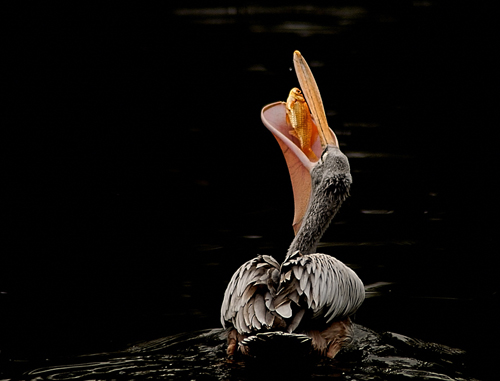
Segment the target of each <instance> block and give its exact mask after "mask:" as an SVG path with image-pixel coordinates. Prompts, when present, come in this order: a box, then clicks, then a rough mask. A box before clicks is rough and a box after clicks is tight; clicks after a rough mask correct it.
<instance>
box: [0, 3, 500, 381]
mask: <svg viewBox="0 0 500 381" xmlns="http://www.w3.org/2000/svg"><path fill="white" fill-rule="evenodd" d="M473 11H474V12H472V11H471V9H468V8H462V9H457V8H456V7H455V8H453V7H449V6H446V4H444V3H441V2H415V3H414V5H413V6H412V7H406V5H398V4H394V3H391V2H379V3H378V4H376V5H374V4H372V3H371V2H353V3H338V4H333V5H330V4H326V3H321V2H320V3H314V4H312V5H307V6H306V5H301V6H294V5H289V4H275V5H274V6H269V5H259V4H254V3H252V5H245V6H241V5H235V4H229V5H228V4H227V3H225V4H219V3H211V4H210V5H209V6H208V5H206V4H201V3H200V4H198V5H196V4H190V5H189V6H188V5H186V4H179V5H178V6H171V7H166V6H164V7H162V6H159V5H137V7H136V8H130V7H127V8H124V7H119V6H118V5H116V6H111V5H107V6H103V7H102V8H98V9H96V8H91V7H81V8H79V7H76V6H73V5H72V6H69V7H67V8H65V9H61V8H56V7H53V8H51V7H45V6H44V7H39V8H25V9H15V10H11V13H10V17H9V23H8V27H9V28H8V30H9V33H8V34H7V37H6V41H7V43H8V45H7V46H8V50H7V53H6V54H5V56H6V61H7V63H8V64H9V65H8V67H9V69H8V70H6V71H5V76H6V79H7V81H6V82H7V87H6V89H7V90H6V92H7V95H8V97H7V98H8V99H7V101H6V103H5V106H6V107H5V109H6V113H5V117H6V121H7V122H8V126H9V130H12V131H14V132H15V134H14V139H13V140H5V142H7V150H6V151H5V152H6V153H7V160H6V161H5V162H4V164H5V167H6V168H5V169H6V171H4V188H5V189H6V190H7V194H6V196H5V202H4V205H3V206H2V215H3V217H4V225H3V226H4V227H3V229H2V233H3V235H4V239H2V241H3V242H4V243H5V247H4V249H2V265H1V271H2V274H1V279H0V286H1V288H0V319H1V321H0V323H1V325H0V330H1V331H0V334H1V336H0V351H1V352H0V361H1V362H0V369H1V371H0V374H1V375H2V377H3V378H11V377H14V378H19V377H20V375H21V374H23V373H25V372H30V371H31V374H30V375H25V376H23V377H25V378H32V379H35V378H37V377H40V378H42V379H43V378H46V379H49V378H51V377H52V378H53V379H65V378H71V377H73V378H77V377H85V378H92V377H94V378H118V377H122V378H139V377H149V378H167V379H169V378H177V379H182V378H188V377H189V378H191V379H213V378H217V377H218V378H221V379H239V378H241V379H245V377H246V379H250V378H249V377H251V376H248V374H251V373H248V372H251V366H250V365H249V364H242V363H239V362H235V363H228V362H226V361H225V360H224V356H223V348H222V342H223V339H221V338H220V332H219V331H217V329H218V327H219V326H220V323H219V317H218V316H219V306H220V302H221V299H222V295H223V292H224V289H225V286H226V285H227V282H228V280H229V279H230V277H231V275H232V273H233V271H234V270H235V269H236V268H237V267H238V266H239V265H240V264H241V263H242V262H243V261H245V260H247V259H249V258H251V257H253V256H254V255H255V254H257V253H259V254H270V255H273V256H274V257H275V258H277V259H278V260H280V259H282V258H283V257H284V253H285V251H286V248H287V247H288V244H289V242H290V241H291V239H292V234H293V232H292V229H291V220H292V197H291V189H290V184H289V179H288V174H287V171H286V167H285V163H284V160H283V159H282V157H281V152H280V150H279V148H278V145H277V144H276V142H275V141H274V138H273V137H272V136H271V135H270V134H269V132H268V131H267V130H266V129H265V128H264V127H263V126H262V124H261V122H260V117H259V113H260V109H261V107H262V106H264V105H265V104H267V103H270V102H274V101H277V100H284V99H285V97H286V95H287V93H288V91H289V89H290V88H291V87H293V86H296V85H297V83H296V79H295V74H294V73H293V72H292V71H290V70H289V68H290V67H291V66H292V60H291V57H292V53H293V50H295V49H299V50H300V51H301V52H302V53H303V55H304V56H305V57H306V59H307V60H308V61H309V63H310V65H311V67H312V70H313V72H314V74H315V76H316V79H317V82H318V84H319V86H320V89H321V92H322V95H323V100H324V103H325V107H326V111H327V114H328V117H329V122H330V125H331V126H332V128H333V129H334V130H335V132H336V133H337V136H338V138H339V141H340V143H341V149H342V150H343V151H344V152H345V153H346V154H347V155H348V157H349V160H350V163H351V169H352V174H353V180H354V183H353V189H352V196H351V198H350V199H349V200H348V201H347V202H346V203H345V204H344V205H343V207H342V210H341V212H340V214H339V215H338V216H337V217H336V219H335V221H334V224H332V226H331V227H330V229H329V230H328V232H327V233H326V235H325V236H324V238H323V244H322V246H321V251H322V252H325V253H328V254H331V255H334V256H335V257H337V258H338V259H340V260H342V261H344V262H345V263H347V264H349V265H350V266H352V267H353V268H354V269H355V270H356V272H357V273H358V274H359V275H360V277H361V279H362V280H363V281H364V282H365V284H366V285H367V286H369V291H370V292H369V296H370V298H368V299H367V300H366V302H365V303H364V305H363V306H362V308H361V309H360V311H359V313H358V314H357V316H356V323H357V324H359V325H358V333H359V335H358V338H357V340H358V341H357V342H356V343H355V344H357V345H355V346H354V347H352V348H350V349H348V350H346V351H345V352H344V353H342V354H341V355H339V358H338V359H336V360H335V361H334V362H333V363H328V364H325V363H319V364H314V365H313V366H312V367H311V368H306V369H308V371H309V373H308V374H309V375H314V376H316V377H338V378H341V379H342V378H345V379H367V380H378V379H390V377H393V378H394V379H396V377H402V376H406V377H407V378H410V377H413V378H416V379H419V378H421V379H425V377H427V379H433V377H434V378H437V377H441V378H437V379H447V378H446V377H445V376H447V377H449V378H451V379H495V378H494V375H495V373H496V367H495V360H496V358H497V356H498V349H497V342H498V327H497V321H496V320H497V316H498V314H497V312H498V282H497V278H498V271H497V269H496V265H495V254H496V253H497V250H496V238H495V232H496V231H497V229H496V227H497V226H496V218H495V217H496V216H497V214H496V210H495V207H496V205H495V198H494V196H495V195H496V188H495V187H494V177H495V175H494V174H495V173H496V172H495V166H494V164H495V161H494V154H493V152H494V146H493V144H494V139H493V131H494V130H493V128H492V127H493V123H492V122H491V119H490V118H489V115H490V110H491V109H492V105H493V102H492V101H491V99H490V96H489V91H490V88H491V87H492V86H493V85H492V79H493V77H494V76H492V72H493V70H492V69H493V67H494V66H493V65H494V63H493V61H492V59H491V57H490V54H489V52H490V51H492V50H493V49H492V47H493V45H492V41H491V38H492V37H491V34H490V31H491V28H490V25H492V24H491V22H490V20H489V17H488V14H489V12H488V11H487V10H485V9H473ZM10 127H11V128H10ZM492 218H493V219H492ZM280 253H281V254H280ZM210 329H216V330H215V331H210ZM200 330H201V331H200ZM184 332H187V333H184ZM162 337H165V338H166V339H158V338H162ZM410 338H411V339H410ZM133 342H146V344H143V346H142V347H137V346H136V347H132V348H135V349H127V348H130V343H133ZM432 343H439V344H432ZM89 353H93V354H94V355H86V354H89ZM82 355H85V356H82ZM75 364H79V365H75ZM46 367H49V369H48V370H43V369H44V368H46ZM34 369H38V370H34ZM120 372H123V373H120ZM391 372H392V373H391ZM304 378H306V377H304Z"/></svg>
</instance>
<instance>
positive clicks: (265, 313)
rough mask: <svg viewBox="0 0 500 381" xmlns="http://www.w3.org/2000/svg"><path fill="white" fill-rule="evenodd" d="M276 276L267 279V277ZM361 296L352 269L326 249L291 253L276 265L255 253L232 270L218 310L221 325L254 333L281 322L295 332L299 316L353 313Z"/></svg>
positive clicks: (322, 318)
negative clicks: (311, 252) (319, 252)
mask: <svg viewBox="0 0 500 381" xmlns="http://www.w3.org/2000/svg"><path fill="white" fill-rule="evenodd" d="M273 275H279V276H276V278H277V279H280V282H279V283H276V282H273V280H272V277H273ZM364 298H365V291H364V286H363V283H362V282H361V280H360V279H359V278H358V276H357V275H356V273H355V272H354V271H353V270H351V269H350V268H349V267H347V266H346V265H345V264H343V263H342V262H341V261H339V260H337V259H335V258H333V257H331V256H329V255H326V254H307V255H301V254H300V253H299V252H296V253H294V254H292V255H291V256H290V257H289V258H288V259H287V260H285V262H284V263H283V264H282V265H281V266H280V265H279V264H278V262H276V261H275V260H274V259H273V258H272V257H269V256H261V255H259V256H257V257H256V258H254V259H252V260H250V261H248V262H246V263H245V264H243V265H242V266H241V267H240V268H239V269H238V270H237V271H236V272H235V273H234V275H233V277H232V279H231V281H230V282H229V285H228V287H227V290H226V293H225V295H224V301H223V303H222V309H221V322H222V324H223V326H224V327H225V328H228V327H231V326H232V327H234V328H236V330H237V331H238V332H245V333H249V332H257V331H259V330H261V329H262V328H263V327H265V328H267V329H271V328H276V327H275V325H278V326H281V327H282V328H283V329H284V330H285V331H286V332H289V333H292V332H295V331H296V330H297V329H298V328H299V327H301V326H302V328H304V324H301V322H302V318H303V317H304V316H306V314H307V315H308V316H310V317H311V318H312V320H313V322H314V324H316V325H317V324H318V323H319V324H320V325H321V324H323V325H327V324H328V323H330V322H332V321H334V320H342V319H345V318H347V317H349V316H350V315H352V314H354V313H355V312H356V310H357V309H358V308H359V306H360V305H361V304H362V302H363V300H364Z"/></svg>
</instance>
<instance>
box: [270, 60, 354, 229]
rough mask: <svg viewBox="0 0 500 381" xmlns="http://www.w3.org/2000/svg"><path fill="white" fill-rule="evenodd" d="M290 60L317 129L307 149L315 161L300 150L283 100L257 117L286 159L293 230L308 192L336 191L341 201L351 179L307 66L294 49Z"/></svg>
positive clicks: (304, 210) (308, 197) (304, 208)
mask: <svg viewBox="0 0 500 381" xmlns="http://www.w3.org/2000/svg"><path fill="white" fill-rule="evenodd" d="M293 61H294V66H295V71H296V73H297V77H298V79H299V83H300V85H301V87H302V93H303V94H304V96H305V99H306V101H307V104H308V106H309V109H310V110H311V114H312V120H313V123H314V125H315V127H316V130H317V133H316V134H314V136H312V139H311V142H310V149H311V150H312V151H313V152H314V154H315V155H316V157H317V158H319V160H316V161H314V160H312V159H310V157H311V156H310V155H309V156H308V155H306V153H305V152H304V151H303V150H302V148H301V146H300V142H299V140H298V139H297V137H296V136H295V134H294V133H293V132H292V131H291V128H290V126H289V124H288V123H287V111H286V104H285V103H284V102H275V103H271V104H269V105H267V106H264V108H263V109H262V112H261V119H262V122H263V123H264V125H265V126H266V127H267V128H268V129H269V130H270V131H271V132H272V133H273V135H274V136H275V137H276V140H277V141H278V143H279V145H280V147H281V150H282V152H283V155H284V156H285V159H286V162H287V166H288V171H289V173H290V178H291V181H292V187H293V195H294V202H295V215H294V221H293V228H294V231H295V233H297V231H298V230H299V228H300V225H301V222H302V218H303V216H304V214H305V212H306V210H307V207H308V204H309V199H310V197H311V191H317V190H319V189H320V188H324V189H327V188H328V189H330V191H333V192H334V193H335V192H338V193H337V196H338V197H340V199H341V200H343V199H345V197H347V195H348V193H349V187H350V184H351V182H352V178H351V174H350V170H349V162H348V160H347V157H346V156H345V155H344V154H343V153H342V152H341V151H340V149H339V144H338V140H337V137H336V136H335V133H334V132H333V131H332V130H331V129H330V127H328V123H327V121H326V116H325V111H324V108H323V103H322V100H321V96H320V93H319V90H318V87H317V85H316V81H315V80H314V77H313V75H312V73H311V71H310V69H309V66H308V65H307V63H306V61H305V60H304V58H303V57H302V55H301V54H300V53H299V52H298V51H295V52H294V57H293Z"/></svg>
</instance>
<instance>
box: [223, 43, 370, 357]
mask: <svg viewBox="0 0 500 381" xmlns="http://www.w3.org/2000/svg"><path fill="white" fill-rule="evenodd" d="M293 62H294V67H295V71H296V73H297V77H298V80H299V84H300V87H301V88H302V92H301V91H300V89H297V88H294V89H293V90H292V91H291V92H290V96H289V98H288V100H287V102H276V103H272V104H269V105H267V106H265V107H264V108H263V109H262V112H261V119H262V122H263V123H264V125H265V126H266V127H267V128H268V129H269V130H270V131H271V132H272V133H273V135H274V136H275V137H276V139H277V141H278V143H279V145H280V147H281V150H282V152H283V154H284V156H285V159H286V162H287V166H288V170H289V174H290V178H291V182H292V188H293V193H294V204H295V214H294V221H293V229H294V232H295V238H294V239H293V241H292V243H291V245H290V247H289V249H288V251H287V253H286V256H285V259H284V261H283V262H282V263H281V264H280V263H279V262H278V261H276V260H275V259H274V258H273V257H271V256H269V255H258V256H257V257H256V258H253V259H251V260H249V261H247V262H245V263H244V264H243V265H242V266H241V267H240V268H239V269H238V270H236V272H235V273H234V275H233V276H232V278H231V280H230V282H229V284H228V286H227V289H226V291H225V294H224V299H223V302H222V307H221V323H222V325H223V327H224V328H225V329H226V330H227V331H228V340H227V354H228V356H233V355H235V354H236V353H238V352H241V353H242V354H245V355H253V354H252V349H251V348H252V342H255V341H261V342H262V341H266V340H269V339H270V338H272V337H277V336H280V337H291V338H295V339H297V340H298V341H300V342H301V343H305V345H306V346H308V351H310V352H312V353H317V354H319V355H320V356H326V357H329V358H333V357H335V355H336V354H337V353H338V352H339V351H340V349H341V348H342V347H343V346H345V345H346V344H347V343H348V342H349V341H350V339H351V337H352V323H351V318H350V317H351V316H352V315H353V314H354V313H355V312H356V310H357V309H358V308H359V307H360V305H361V304H362V303H363V300H364V298H365V291H364V286H363V283H362V281H361V280H360V279H359V277H358V276H357V275H356V273H355V272H354V271H353V270H352V269H350V268H349V267H347V266H346V265H345V264H343V263H342V262H341V261H339V260H338V259H335V258H334V257H332V256H330V255H327V254H320V253H316V248H317V245H318V242H319V240H320V238H321V236H322V235H323V233H324V232H325V230H326V229H327V227H328V225H329V224H330V222H331V221H332V219H333V217H334V216H335V214H336V213H337V211H338V210H339V208H340V206H341V205H342V202H343V201H344V200H345V199H346V198H347V196H348V195H349V188H350V185H351V182H352V178H351V174H350V169H349V162H348V160H347V157H346V156H345V155H344V154H343V153H342V152H341V151H340V149H339V144H338V141H337V137H336V136H335V133H334V132H333V131H332V130H331V129H330V128H329V127H328V124H327V121H326V115H325V111H324V108H323V103H322V100H321V96H320V93H319V89H318V87H317V85H316V81H315V80H314V77H313V75H312V73H311V70H310V69H309V66H308V65H307V62H306V61H305V59H304V58H303V56H302V55H301V53H300V52H299V51H295V52H294V55H293ZM304 96H305V99H304ZM301 97H302V98H301ZM300 112H304V114H303V115H300ZM311 114H312V115H311ZM299 117H302V119H300V118H299ZM299 119H300V120H299ZM311 122H312V123H311ZM297 123H299V124H300V123H302V127H301V126H297ZM304 126H305V127H304ZM301 128H302V129H301ZM301 136H302V138H301Z"/></svg>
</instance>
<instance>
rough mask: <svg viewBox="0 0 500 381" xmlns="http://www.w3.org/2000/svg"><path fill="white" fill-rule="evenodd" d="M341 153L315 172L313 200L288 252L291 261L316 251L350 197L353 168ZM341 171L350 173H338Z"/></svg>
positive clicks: (318, 167)
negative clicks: (336, 215) (329, 226)
mask: <svg viewBox="0 0 500 381" xmlns="http://www.w3.org/2000/svg"><path fill="white" fill-rule="evenodd" d="M337 151H338V149H337ZM338 152H339V154H337V155H335V156H336V158H333V160H332V161H330V162H329V163H328V164H326V165H321V166H317V167H315V168H314V169H313V170H312V171H311V198H310V200H309V205H308V207H307V211H306V213H305V215H304V217H303V220H302V224H301V226H300V229H299V231H298V232H297V235H296V236H295V238H294V240H293V241H292V243H291V245H290V248H289V249H288V252H287V256H286V258H287V259H288V258H289V257H290V256H291V255H292V254H293V253H295V252H296V251H297V250H298V251H299V252H300V253H301V254H304V255H305V254H311V253H314V252H315V251H316V247H317V246H318V243H319V240H320V239H321V237H322V236H323V233H324V232H325V231H326V229H327V228H328V225H330V222H331V221H332V219H333V217H334V216H335V214H336V213H337V212H338V210H339V209H340V206H341V205H342V202H343V201H344V200H345V199H346V198H347V196H348V195H349V188H350V184H351V182H352V178H351V174H350V173H349V164H348V161H347V158H346V157H345V156H344V155H343V154H342V153H340V151H338ZM340 155H341V156H340ZM332 156H333V155H332ZM338 168H347V170H342V171H337V170H336V169H338Z"/></svg>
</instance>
